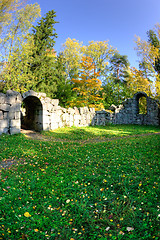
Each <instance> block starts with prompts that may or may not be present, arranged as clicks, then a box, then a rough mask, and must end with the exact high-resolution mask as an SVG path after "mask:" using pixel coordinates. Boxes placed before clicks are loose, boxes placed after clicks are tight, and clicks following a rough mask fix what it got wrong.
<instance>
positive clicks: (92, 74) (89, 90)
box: [69, 57, 104, 109]
mask: <svg viewBox="0 0 160 240" xmlns="http://www.w3.org/2000/svg"><path fill="white" fill-rule="evenodd" d="M99 76H100V73H99V72H96V71H95V64H94V63H93V59H92V58H91V57H82V60H81V70H80V73H79V76H77V77H76V78H73V79H72V83H73V90H74V91H75V92H76V94H77V97H76V98H75V99H74V100H72V101H71V102H70V103H69V105H70V106H71V107H73V106H77V107H84V106H88V107H94V108H96V109H102V108H104V107H103V104H102V98H101V97H100V95H99V91H100V90H101V85H102V83H101V81H100V80H99V79H98V77H99Z"/></svg>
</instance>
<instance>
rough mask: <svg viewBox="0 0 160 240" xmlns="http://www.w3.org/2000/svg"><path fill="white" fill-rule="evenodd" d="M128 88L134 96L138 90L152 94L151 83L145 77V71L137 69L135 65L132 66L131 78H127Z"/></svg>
mask: <svg viewBox="0 0 160 240" xmlns="http://www.w3.org/2000/svg"><path fill="white" fill-rule="evenodd" d="M127 88H128V89H129V93H130V94H131V96H133V95H134V94H135V93H136V92H145V93H147V95H149V96H151V94H152V93H151V83H150V81H149V80H148V79H147V78H145V77H144V74H143V71H140V70H138V69H136V68H135V67H132V68H130V71H129V78H128V79H127Z"/></svg>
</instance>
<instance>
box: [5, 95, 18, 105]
mask: <svg viewBox="0 0 160 240" xmlns="http://www.w3.org/2000/svg"><path fill="white" fill-rule="evenodd" d="M5 102H6V103H7V104H10V105H12V104H14V103H15V102H16V96H15V95H11V96H8V97H6V101H5Z"/></svg>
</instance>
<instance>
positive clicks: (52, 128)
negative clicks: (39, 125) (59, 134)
mask: <svg viewBox="0 0 160 240" xmlns="http://www.w3.org/2000/svg"><path fill="white" fill-rule="evenodd" d="M57 128H58V122H51V130H54V129H57Z"/></svg>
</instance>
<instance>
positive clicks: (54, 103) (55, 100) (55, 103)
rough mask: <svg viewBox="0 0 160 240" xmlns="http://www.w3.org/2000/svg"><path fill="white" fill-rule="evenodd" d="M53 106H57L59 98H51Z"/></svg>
mask: <svg viewBox="0 0 160 240" xmlns="http://www.w3.org/2000/svg"><path fill="white" fill-rule="evenodd" d="M52 104H53V106H55V107H57V106H58V104H59V99H52Z"/></svg>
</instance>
